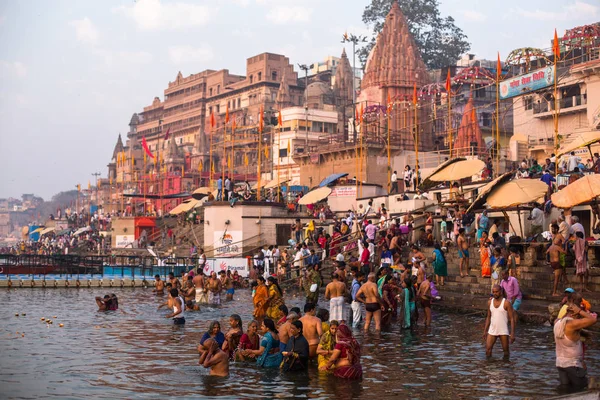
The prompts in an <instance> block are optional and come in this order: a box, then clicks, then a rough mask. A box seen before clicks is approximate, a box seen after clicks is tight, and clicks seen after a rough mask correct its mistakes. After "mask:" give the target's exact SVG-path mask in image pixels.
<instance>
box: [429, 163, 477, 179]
mask: <svg viewBox="0 0 600 400" xmlns="http://www.w3.org/2000/svg"><path fill="white" fill-rule="evenodd" d="M484 168H485V163H484V162H483V161H481V160H477V159H473V160H464V161H458V162H455V163H452V164H450V165H448V166H446V167H445V168H443V169H441V170H439V171H437V172H435V173H433V174H431V175H430V176H429V180H431V181H434V182H446V181H458V180H460V179H463V178H468V177H469V176H473V175H475V174H477V173H478V172H479V171H481V170H482V169H484Z"/></svg>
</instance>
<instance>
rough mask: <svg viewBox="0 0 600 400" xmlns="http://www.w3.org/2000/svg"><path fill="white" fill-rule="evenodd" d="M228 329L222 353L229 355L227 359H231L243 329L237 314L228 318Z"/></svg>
mask: <svg viewBox="0 0 600 400" xmlns="http://www.w3.org/2000/svg"><path fill="white" fill-rule="evenodd" d="M229 325H230V327H231V328H230V329H229V331H227V333H226V334H225V342H224V343H223V351H225V352H228V353H229V358H233V353H234V352H235V350H236V349H237V348H238V346H239V344H240V340H241V337H242V335H243V334H244V328H243V327H242V318H240V316H239V315H237V314H231V316H230V317H229Z"/></svg>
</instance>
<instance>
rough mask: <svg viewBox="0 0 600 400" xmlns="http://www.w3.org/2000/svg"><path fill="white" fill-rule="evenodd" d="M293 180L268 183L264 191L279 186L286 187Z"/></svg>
mask: <svg viewBox="0 0 600 400" xmlns="http://www.w3.org/2000/svg"><path fill="white" fill-rule="evenodd" d="M290 180H291V179H285V180H283V181H279V182H277V180H274V181H271V182H269V183H267V184H266V185H265V186H263V188H264V189H274V188H276V187H278V186H282V185H285V184H286V183H288V182H289V181H290Z"/></svg>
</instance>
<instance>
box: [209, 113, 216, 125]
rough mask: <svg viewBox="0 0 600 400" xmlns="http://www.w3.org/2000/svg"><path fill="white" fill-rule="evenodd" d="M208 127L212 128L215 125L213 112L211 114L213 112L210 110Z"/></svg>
mask: <svg viewBox="0 0 600 400" xmlns="http://www.w3.org/2000/svg"><path fill="white" fill-rule="evenodd" d="M210 127H211V128H214V127H215V114H213V112H212V111H211V112H210Z"/></svg>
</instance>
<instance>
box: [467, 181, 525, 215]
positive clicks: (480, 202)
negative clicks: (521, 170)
mask: <svg viewBox="0 0 600 400" xmlns="http://www.w3.org/2000/svg"><path fill="white" fill-rule="evenodd" d="M514 175H515V173H514V172H507V173H505V174H504V175H500V176H499V177H497V178H496V179H494V180H493V181H491V182H488V183H487V184H485V185H484V186H483V187H482V188H481V189H479V195H478V196H477V198H476V199H475V201H473V203H472V204H471V206H470V207H469V208H468V209H467V212H471V211H474V210H479V209H481V208H483V206H484V205H485V203H486V201H487V198H488V196H489V195H490V193H491V192H492V189H494V188H495V187H496V186H499V185H501V184H503V183H505V182H508V181H510V180H511V179H512V178H513V176H514Z"/></svg>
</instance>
